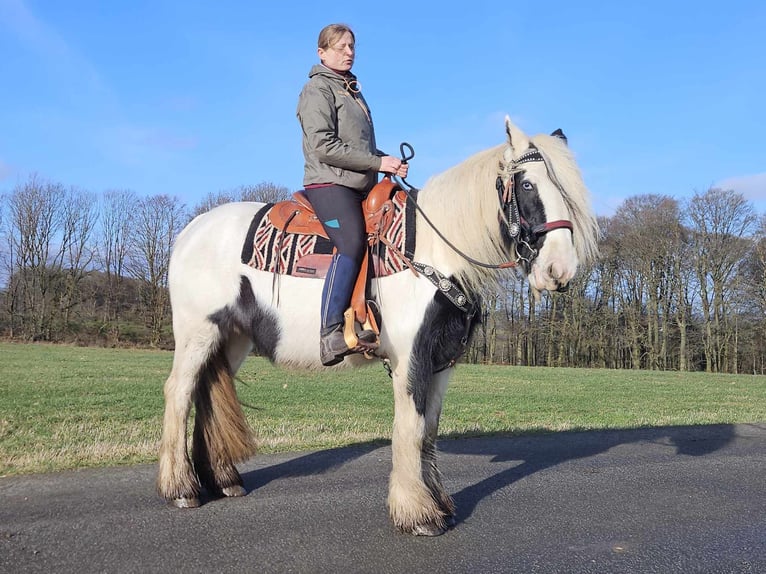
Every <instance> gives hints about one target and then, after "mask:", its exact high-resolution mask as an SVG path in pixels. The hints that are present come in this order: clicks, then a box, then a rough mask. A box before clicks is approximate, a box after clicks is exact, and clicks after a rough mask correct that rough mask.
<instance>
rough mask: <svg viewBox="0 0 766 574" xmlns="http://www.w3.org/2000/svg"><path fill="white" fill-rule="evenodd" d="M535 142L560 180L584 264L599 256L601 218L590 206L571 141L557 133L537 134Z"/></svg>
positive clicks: (579, 255) (558, 180)
mask: <svg viewBox="0 0 766 574" xmlns="http://www.w3.org/2000/svg"><path fill="white" fill-rule="evenodd" d="M530 141H531V143H532V144H533V145H534V146H535V147H536V148H537V150H538V151H539V152H540V153H541V154H542V156H543V157H544V158H545V164H546V165H547V166H548V170H549V171H550V176H551V177H552V178H555V179H556V182H554V183H557V185H558V186H559V190H560V191H561V194H562V197H563V199H564V203H566V205H567V208H568V209H569V214H570V217H571V219H572V225H573V226H574V230H573V237H574V245H575V250H576V251H577V257H578V258H579V259H580V261H581V262H582V263H588V262H590V261H593V260H594V259H595V258H596V257H597V256H598V244H597V243H598V236H599V230H598V221H597V220H596V217H595V215H594V214H593V211H592V208H591V205H590V193H589V192H588V188H587V187H586V186H585V182H584V181H583V178H582V174H581V173H580V169H579V167H577V163H576V162H575V158H574V154H573V153H572V150H571V149H570V148H569V146H568V145H567V143H566V142H565V141H564V140H563V139H561V138H559V137H555V136H549V135H544V134H540V135H536V136H534V137H532V138H531V140H530Z"/></svg>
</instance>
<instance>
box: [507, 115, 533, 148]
mask: <svg viewBox="0 0 766 574" xmlns="http://www.w3.org/2000/svg"><path fill="white" fill-rule="evenodd" d="M505 134H506V135H507V136H508V145H510V146H511V149H512V150H514V151H518V152H519V153H523V152H525V151H526V150H527V148H528V147H529V138H527V136H526V135H524V132H522V131H521V130H520V129H519V128H517V127H516V126H515V125H513V122H512V121H511V118H510V117H508V116H505Z"/></svg>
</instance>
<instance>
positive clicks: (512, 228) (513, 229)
mask: <svg viewBox="0 0 766 574" xmlns="http://www.w3.org/2000/svg"><path fill="white" fill-rule="evenodd" d="M508 233H510V234H511V237H516V236H517V235H518V234H519V224H518V223H511V224H510V225H509V226H508Z"/></svg>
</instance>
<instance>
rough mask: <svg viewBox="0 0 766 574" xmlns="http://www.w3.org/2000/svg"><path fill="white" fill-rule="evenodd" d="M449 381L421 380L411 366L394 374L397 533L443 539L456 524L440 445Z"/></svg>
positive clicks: (392, 490) (391, 500)
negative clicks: (443, 476)
mask: <svg viewBox="0 0 766 574" xmlns="http://www.w3.org/2000/svg"><path fill="white" fill-rule="evenodd" d="M416 371H417V369H414V370H413V372H416ZM447 381H448V374H447V373H440V374H439V375H438V376H436V377H433V376H432V377H431V378H430V380H417V379H416V377H414V376H413V374H412V373H411V372H410V370H409V369H408V368H407V365H401V364H400V365H398V368H397V369H396V370H395V371H394V429H393V436H392V443H391V444H392V462H393V468H392V471H391V479H390V482H389V493H388V508H389V513H390V515H391V520H392V521H393V523H394V525H395V526H396V527H397V528H399V529H400V530H402V531H404V532H409V533H412V534H416V535H423V536H438V535H439V534H442V533H443V532H444V531H445V530H446V529H447V528H448V527H449V526H450V525H451V524H452V520H453V519H452V515H453V513H454V505H453V503H452V500H451V499H450V497H449V495H447V493H446V492H445V491H444V488H443V487H442V484H441V479H440V477H439V471H438V469H437V467H436V445H435V443H436V435H437V432H438V426H439V416H440V415H441V402H442V398H443V396H444V392H445V391H446V385H447Z"/></svg>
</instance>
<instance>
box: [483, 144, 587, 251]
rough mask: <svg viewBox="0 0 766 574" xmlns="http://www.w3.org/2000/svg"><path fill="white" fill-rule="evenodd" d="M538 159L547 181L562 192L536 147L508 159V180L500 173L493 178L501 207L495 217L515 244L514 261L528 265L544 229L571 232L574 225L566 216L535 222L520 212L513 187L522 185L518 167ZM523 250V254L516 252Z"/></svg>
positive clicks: (520, 171)
mask: <svg viewBox="0 0 766 574" xmlns="http://www.w3.org/2000/svg"><path fill="white" fill-rule="evenodd" d="M537 161H541V162H543V164H544V165H545V168H546V170H548V175H549V178H550V179H551V181H553V183H554V184H555V185H556V187H557V188H558V189H559V191H561V192H562V193H563V191H564V190H563V189H561V184H559V182H558V180H557V179H556V178H555V177H553V174H551V172H550V169H549V168H548V163H547V162H546V161H545V157H544V156H543V154H541V153H540V152H539V151H538V150H537V149H534V148H533V149H530V150H529V151H527V152H525V153H524V154H522V155H521V156H520V157H518V158H517V159H515V160H513V161H512V162H511V163H510V166H509V169H508V174H509V177H508V181H507V182H505V183H504V182H503V178H502V176H500V175H498V176H497V180H496V182H495V187H496V188H497V193H498V198H499V200H500V204H501V209H500V212H499V213H498V219H500V221H501V223H502V224H503V229H504V231H505V232H506V233H507V234H508V238H509V239H510V240H511V241H512V242H513V243H514V244H515V250H516V264H518V263H519V262H520V261H524V262H525V263H527V264H528V265H529V264H531V263H532V261H533V260H534V259H535V257H537V255H538V253H539V250H538V249H537V248H536V247H535V246H536V245H537V242H538V241H539V240H540V238H541V237H542V236H544V235H545V234H546V233H549V232H551V231H553V230H555V229H569V231H571V232H572V233H574V226H573V225H572V222H571V221H569V220H568V219H557V220H555V221H546V222H544V223H540V224H538V225H534V226H533V225H530V224H529V222H528V221H527V220H526V219H525V218H524V217H522V216H521V213H520V212H519V201H518V197H517V191H516V190H517V189H518V188H519V187H522V188H523V182H522V179H523V175H524V171H525V170H524V169H523V168H521V167H520V166H522V165H523V164H525V163H530V162H537ZM520 249H521V251H524V254H522V253H520Z"/></svg>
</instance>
